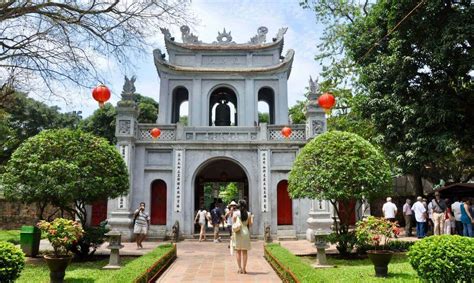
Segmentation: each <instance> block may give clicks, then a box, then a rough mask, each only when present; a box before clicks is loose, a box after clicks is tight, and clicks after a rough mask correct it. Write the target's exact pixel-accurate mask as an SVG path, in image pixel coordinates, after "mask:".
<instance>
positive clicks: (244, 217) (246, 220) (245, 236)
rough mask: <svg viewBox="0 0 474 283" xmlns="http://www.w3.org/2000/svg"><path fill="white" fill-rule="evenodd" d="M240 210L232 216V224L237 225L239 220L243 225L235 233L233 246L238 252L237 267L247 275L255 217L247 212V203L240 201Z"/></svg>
mask: <svg viewBox="0 0 474 283" xmlns="http://www.w3.org/2000/svg"><path fill="white" fill-rule="evenodd" d="M237 208H238V209H237V210H235V211H234V213H233V214H232V223H236V222H237V219H239V220H240V222H241V223H242V225H241V228H240V231H238V232H234V233H233V238H234V241H233V246H234V250H235V251H236V253H235V255H236V258H237V265H238V266H239V271H238V273H243V274H246V273H247V257H248V255H247V252H248V251H249V250H250V231H249V227H250V226H252V223H253V216H252V214H251V213H250V212H249V211H247V202H246V201H245V200H239V205H238V207H237Z"/></svg>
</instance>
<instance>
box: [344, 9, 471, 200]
mask: <svg viewBox="0 0 474 283" xmlns="http://www.w3.org/2000/svg"><path fill="white" fill-rule="evenodd" d="M407 15H408V16H407ZM347 31H348V34H347V37H346V39H345V41H344V45H345V46H346V47H347V49H346V52H347V57H348V58H350V59H351V60H352V61H353V62H355V67H356V68H357V74H358V77H359V79H358V85H359V87H360V88H361V89H362V90H363V91H364V94H366V96H364V97H363V98H362V100H363V101H364V102H363V103H361V104H360V105H361V108H360V110H361V113H362V115H363V117H364V118H368V119H370V120H371V122H372V123H373V125H374V130H375V132H376V133H377V135H378V136H379V140H380V142H381V144H382V146H383V148H384V149H385V151H386V152H387V153H388V154H389V155H390V157H391V158H392V159H394V160H396V162H397V164H398V166H399V167H400V169H401V170H402V173H405V174H412V175H413V176H415V180H416V182H415V185H416V189H417V194H422V193H423V191H422V185H421V179H422V178H427V179H430V180H431V181H433V182H434V183H438V182H439V179H440V178H442V179H445V180H448V179H450V180H453V181H458V182H459V181H461V182H462V181H467V180H469V179H470V178H472V177H473V176H474V163H473V160H474V158H473V155H474V148H473V147H472V144H474V111H472V109H474V96H473V95H472V94H473V93H474V84H473V83H472V79H473V78H472V72H473V66H474V53H473V50H472V45H473V44H474V5H472V4H470V2H468V1H464V2H461V3H458V4H452V2H451V1H425V2H419V3H414V2H413V1H408V0H404V1H387V0H385V1H378V2H377V3H376V4H374V5H373V6H372V7H371V9H370V10H369V12H368V14H367V16H366V17H361V18H358V19H356V20H355V21H354V22H353V23H352V24H351V25H350V27H349V28H348V30H347ZM389 33H390V35H387V34H389ZM386 35H387V36H386ZM426 35H430V36H428V37H427V36H426ZM446 164H450V165H451V166H450V167H451V168H452V169H451V170H449V168H447V166H446ZM456 165H457V166H456ZM460 171H461V172H460ZM462 172H464V173H462Z"/></svg>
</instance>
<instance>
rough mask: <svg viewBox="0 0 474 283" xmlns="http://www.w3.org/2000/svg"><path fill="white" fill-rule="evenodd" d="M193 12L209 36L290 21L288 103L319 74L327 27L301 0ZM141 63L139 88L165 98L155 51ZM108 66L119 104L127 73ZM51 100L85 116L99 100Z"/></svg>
mask: <svg viewBox="0 0 474 283" xmlns="http://www.w3.org/2000/svg"><path fill="white" fill-rule="evenodd" d="M190 11H191V13H193V14H194V16H195V17H196V18H197V23H196V24H195V25H192V26H191V31H192V32H193V33H194V34H196V35H198V36H199V39H200V40H202V41H203V42H213V41H215V40H216V36H217V32H218V31H222V30H223V28H226V30H227V31H231V32H232V36H233V40H234V41H235V42H237V43H245V42H247V41H248V40H249V39H250V37H252V36H254V35H255V34H256V31H257V28H258V27H260V26H266V27H267V28H268V30H269V31H268V34H267V41H268V40H271V38H272V37H273V36H274V35H275V34H276V33H277V31H278V29H279V28H281V27H288V31H287V33H286V35H285V46H284V50H283V55H284V54H285V53H286V50H288V49H290V48H291V49H294V50H295V52H296V54H295V61H294V63H293V68H292V72H291V76H290V78H289V80H288V94H289V96H288V103H289V106H292V105H294V104H295V103H296V101H297V100H302V99H303V93H304V91H305V87H306V86H307V85H308V78H309V76H310V75H311V76H313V78H314V77H317V76H318V74H319V72H320V66H319V64H318V63H317V62H315V61H314V55H315V54H316V51H317V48H316V45H317V43H318V42H319V41H318V39H319V37H320V35H321V33H322V27H321V26H320V25H317V24H316V21H315V15H314V13H313V12H312V11H311V10H307V9H306V10H305V9H302V8H301V7H300V6H299V4H298V0H272V1H269V0H262V1H256V0H254V1H252V0H244V1H225V0H193V1H192V2H191V6H190ZM169 29H170V31H171V33H172V35H174V36H175V37H176V39H177V40H178V41H180V38H181V33H180V31H179V27H177V26H176V27H174V26H172V27H169ZM153 40H154V41H156V43H155V44H156V47H155V48H160V49H161V50H164V41H163V36H162V34H156V38H153ZM132 61H134V62H135V64H134V65H135V69H132V70H128V71H127V75H128V76H129V77H130V76H131V75H136V76H137V81H136V83H135V86H136V88H137V92H138V93H140V94H143V95H146V96H150V97H153V98H154V99H155V100H158V98H159V77H158V75H157V72H156V69H155V66H154V63H153V56H152V53H151V50H150V52H149V53H148V54H147V55H146V56H144V57H143V58H133V59H132ZM98 63H99V64H101V66H102V69H103V72H105V74H106V76H107V78H108V80H109V82H110V83H109V84H108V86H109V87H110V89H111V90H112V98H111V101H110V102H112V103H113V104H114V105H115V104H116V102H117V101H118V100H119V99H120V92H121V90H122V85H123V75H124V73H122V72H121V71H120V70H119V68H118V67H117V66H116V65H114V64H113V63H110V62H98ZM47 103H48V104H58V105H59V106H60V107H61V108H62V110H63V111H72V110H80V111H82V112H83V116H84V117H85V116H88V115H90V114H91V113H92V112H93V111H94V110H95V109H97V103H96V102H95V101H94V100H93V99H92V98H91V95H90V92H88V91H86V90H83V91H79V94H78V95H76V96H74V97H72V98H70V99H69V101H67V102H65V101H58V100H56V101H49V102H47Z"/></svg>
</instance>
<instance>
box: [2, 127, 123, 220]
mask: <svg viewBox="0 0 474 283" xmlns="http://www.w3.org/2000/svg"><path fill="white" fill-rule="evenodd" d="M1 182H2V186H3V188H4V193H5V196H6V197H7V198H8V199H12V200H17V201H23V202H25V203H36V204H38V208H39V214H38V215H39V217H40V218H42V217H41V216H42V212H43V210H44V208H45V206H46V205H47V204H48V203H50V204H52V205H54V206H56V207H60V208H62V209H63V210H65V211H69V212H71V213H73V214H74V215H76V216H77V217H78V218H79V219H80V220H81V222H82V224H83V225H85V224H86V220H87V210H86V207H85V205H86V204H92V203H93V202H94V201H97V200H103V199H107V198H115V197H118V196H120V195H123V194H125V193H126V192H127V191H128V186H129V183H128V171H127V167H126V165H125V162H124V161H123V158H122V157H121V156H120V154H119V153H118V151H117V150H116V149H115V147H114V146H113V145H110V144H109V143H108V142H107V141H106V140H105V139H103V138H100V137H96V136H94V135H92V134H89V133H85V132H82V131H79V130H69V129H60V130H44V131H42V132H41V133H39V134H38V135H36V136H34V137H31V138H29V139H28V140H26V141H25V142H23V143H22V144H21V146H20V147H19V148H18V149H17V150H16V151H15V152H14V153H13V155H12V158H11V159H10V160H9V161H8V163H7V166H6V167H5V173H4V174H3V175H2V178H1ZM71 205H73V207H71Z"/></svg>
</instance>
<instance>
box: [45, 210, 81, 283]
mask: <svg viewBox="0 0 474 283" xmlns="http://www.w3.org/2000/svg"><path fill="white" fill-rule="evenodd" d="M38 228H40V229H41V231H43V232H45V233H46V235H47V237H48V240H49V242H50V243H51V245H52V246H53V249H54V252H53V254H52V255H45V256H44V259H45V261H46V263H47V264H48V267H49V271H50V273H49V277H50V280H51V282H52V283H56V282H58V283H59V282H63V281H64V276H65V274H66V268H67V266H68V265H69V263H70V262H71V259H72V256H71V255H70V253H69V250H68V247H69V246H71V245H72V244H74V243H75V242H77V241H78V240H79V239H80V238H81V237H82V235H83V233H84V231H83V230H82V227H81V224H79V223H78V222H77V221H72V220H69V219H64V218H56V219H54V220H53V221H52V222H48V221H45V220H41V221H40V222H38Z"/></svg>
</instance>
